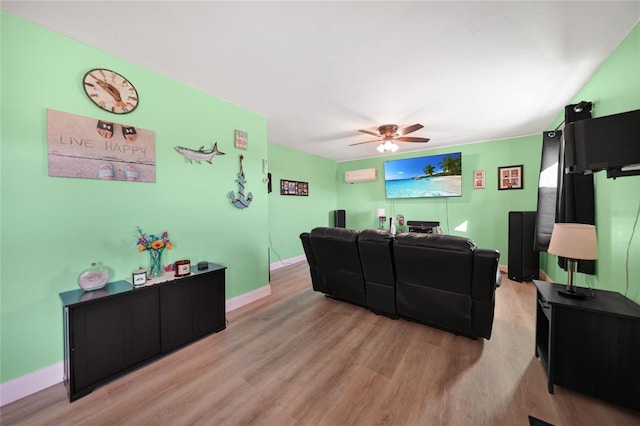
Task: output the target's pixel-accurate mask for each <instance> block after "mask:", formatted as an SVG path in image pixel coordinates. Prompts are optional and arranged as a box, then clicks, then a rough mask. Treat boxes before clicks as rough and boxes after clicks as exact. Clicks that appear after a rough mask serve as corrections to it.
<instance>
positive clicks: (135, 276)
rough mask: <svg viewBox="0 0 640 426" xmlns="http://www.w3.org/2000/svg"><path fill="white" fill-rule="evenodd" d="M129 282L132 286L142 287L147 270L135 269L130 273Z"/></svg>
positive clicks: (145, 279)
mask: <svg viewBox="0 0 640 426" xmlns="http://www.w3.org/2000/svg"><path fill="white" fill-rule="evenodd" d="M131 282H132V283H133V285H134V286H138V285H143V284H146V283H147V270H146V269H136V270H135V271H133V272H131Z"/></svg>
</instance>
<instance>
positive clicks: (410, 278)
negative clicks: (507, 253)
mask: <svg viewBox="0 0 640 426" xmlns="http://www.w3.org/2000/svg"><path fill="white" fill-rule="evenodd" d="M300 239H301V241H302V246H303V248H304V252H305V255H306V257H307V261H308V263H309V269H310V273H311V282H312V286H313V289H314V290H315V291H318V292H321V293H324V294H325V295H327V296H329V297H332V298H335V299H339V300H342V301H345V302H349V303H353V304H355V305H359V306H362V307H365V308H367V309H370V310H371V311H373V312H375V313H377V314H381V315H386V316H388V317H391V318H398V317H403V318H406V319H409V320H412V321H417V322H420V323H423V324H427V325H431V326H434V327H438V328H441V329H444V330H447V331H450V332H452V333H455V334H459V335H463V336H467V337H470V338H473V339H475V338H478V337H482V338H485V339H489V338H490V337H491V329H492V326H493V313H494V306H495V298H494V295H495V289H496V285H497V283H499V281H497V280H496V277H499V275H498V274H499V272H498V261H499V259H500V253H499V252H498V251H497V250H489V249H479V248H477V247H476V245H475V244H474V242H473V241H472V240H470V239H467V238H463V237H457V236H452V235H437V234H420V233H405V234H399V235H397V236H395V237H394V236H392V235H391V234H389V232H387V231H385V230H380V229H368V230H364V231H356V230H352V229H344V228H324V227H322V228H315V229H313V230H312V231H311V232H310V233H308V232H303V233H302V234H300Z"/></svg>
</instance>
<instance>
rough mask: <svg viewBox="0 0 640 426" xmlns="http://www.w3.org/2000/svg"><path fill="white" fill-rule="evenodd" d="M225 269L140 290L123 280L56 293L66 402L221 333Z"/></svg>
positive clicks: (214, 268)
mask: <svg viewBox="0 0 640 426" xmlns="http://www.w3.org/2000/svg"><path fill="white" fill-rule="evenodd" d="M225 269H226V267H224V266H221V265H217V264H215V263H209V268H208V269H207V270H201V271H199V270H198V269H197V267H196V266H192V267H191V274H190V275H189V276H186V277H182V278H176V279H174V280H170V281H165V282H160V283H158V284H152V285H147V286H142V287H137V288H136V287H133V286H132V285H131V284H130V283H129V282H127V281H115V282H111V283H108V284H107V285H106V286H105V287H104V288H102V289H100V290H94V291H89V292H84V291H82V290H72V291H67V292H64V293H60V299H61V300H62V307H63V331H64V384H65V386H66V388H67V393H68V395H69V401H75V400H76V399H78V398H80V397H82V396H85V395H87V394H88V393H90V392H91V391H93V390H94V389H95V388H96V387H98V386H100V385H102V384H103V383H105V382H107V381H109V380H111V379H114V378H116V377H118V376H120V375H122V374H125V373H126V372H128V371H131V370H133V369H134V368H137V367H140V366H142V365H144V364H147V363H149V362H151V361H153V360H155V359H157V358H159V357H161V356H163V355H166V354H167V353H169V352H171V351H174V350H176V349H178V348H180V347H183V346H185V345H187V344H189V343H192V342H194V341H196V340H198V339H200V338H202V337H205V336H207V335H209V334H212V333H215V332H218V331H221V330H223V329H224V328H225V327H226V320H225Z"/></svg>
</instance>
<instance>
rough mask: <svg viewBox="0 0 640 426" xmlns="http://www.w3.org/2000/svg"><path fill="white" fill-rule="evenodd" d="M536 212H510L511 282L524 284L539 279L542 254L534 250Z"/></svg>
mask: <svg viewBox="0 0 640 426" xmlns="http://www.w3.org/2000/svg"><path fill="white" fill-rule="evenodd" d="M535 228H536V212H509V265H508V268H509V269H508V272H507V275H508V277H509V279H510V280H514V281H518V282H522V281H531V280H534V279H536V280H537V279H538V278H539V270H540V254H539V253H538V252H537V251H535V250H534V249H533V247H534V245H533V244H534V243H533V240H534V236H535Z"/></svg>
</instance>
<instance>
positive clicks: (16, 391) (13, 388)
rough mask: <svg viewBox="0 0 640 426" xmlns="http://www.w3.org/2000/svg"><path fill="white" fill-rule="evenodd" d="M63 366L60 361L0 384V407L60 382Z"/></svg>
mask: <svg viewBox="0 0 640 426" xmlns="http://www.w3.org/2000/svg"><path fill="white" fill-rule="evenodd" d="M63 377H64V364H63V363H62V361H60V362H59V363H57V364H53V365H51V366H49V367H45V368H43V369H41V370H37V371H34V372H33V373H29V374H26V375H24V376H21V377H16V378H15V379H13V380H9V381H8V382H4V383H1V384H0V406H4V405H7V404H10V403H12V402H14V401H17V400H19V399H22V398H24V397H25V396H29V395H31V394H33V393H36V392H39V391H41V390H42V389H46V388H48V387H49V386H53V385H55V384H58V383H60V382H61V381H62V379H63Z"/></svg>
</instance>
